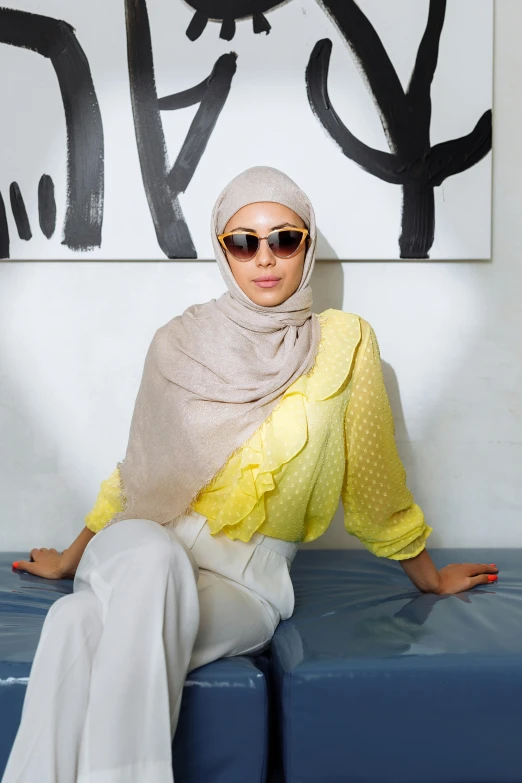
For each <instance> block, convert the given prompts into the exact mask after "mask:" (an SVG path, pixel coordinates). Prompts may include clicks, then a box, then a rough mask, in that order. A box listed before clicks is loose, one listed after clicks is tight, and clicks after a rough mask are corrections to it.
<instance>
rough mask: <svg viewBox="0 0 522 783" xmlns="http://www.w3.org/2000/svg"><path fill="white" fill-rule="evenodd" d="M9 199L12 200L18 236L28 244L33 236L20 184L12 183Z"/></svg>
mask: <svg viewBox="0 0 522 783" xmlns="http://www.w3.org/2000/svg"><path fill="white" fill-rule="evenodd" d="M9 197H10V199H11V211H12V213H13V217H14V219H15V223H16V230H17V231H18V236H19V237H20V239H23V240H24V241H25V242H28V241H29V240H30V239H31V238H32V236H33V234H32V231H31V224H30V222H29V215H28V214H27V209H26V207H25V201H24V197H23V196H22V191H21V190H20V185H19V184H18V182H11V187H10V188H9Z"/></svg>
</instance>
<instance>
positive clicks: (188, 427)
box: [109, 166, 320, 525]
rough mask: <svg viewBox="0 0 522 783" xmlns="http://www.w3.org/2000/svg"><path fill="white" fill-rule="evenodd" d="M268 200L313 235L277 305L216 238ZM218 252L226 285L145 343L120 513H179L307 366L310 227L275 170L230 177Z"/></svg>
mask: <svg viewBox="0 0 522 783" xmlns="http://www.w3.org/2000/svg"><path fill="white" fill-rule="evenodd" d="M258 201H274V202H278V203H280V204H284V205H285V206H286V207H289V208H290V209H292V210H293V211H294V212H296V213H297V214H298V215H299V216H300V217H301V218H302V219H303V220H304V222H305V223H306V225H307V227H308V229H309V231H310V237H311V241H310V244H309V248H308V252H307V254H306V258H305V264H304V271H303V277H302V280H301V283H300V285H299V288H298V289H297V291H296V292H295V293H294V294H293V295H292V296H291V297H290V298H289V299H287V300H286V301H285V302H283V303H282V304H281V305H278V306H276V307H262V306H260V305H257V304H255V303H254V302H252V301H251V300H250V299H249V298H248V297H247V296H246V294H244V293H243V291H242V290H241V289H240V288H239V286H238V285H237V283H236V281H235V279H234V276H233V275H232V272H231V270H230V267H229V265H228V262H227V259H226V256H225V254H224V253H223V251H222V249H221V246H220V244H219V242H218V239H217V234H220V233H222V232H223V229H224V227H225V225H226V224H227V222H228V221H229V220H230V218H231V217H232V215H234V214H235V213H236V212H237V211H238V210H239V209H240V208H241V207H243V206H245V205H246V204H251V203H254V202H258ZM211 231H212V241H213V245H214V252H215V254H216V260H217V263H218V266H219V269H220V271H221V274H222V275H223V278H224V279H225V282H226V284H227V287H228V292H227V293H225V294H224V295H223V296H221V297H220V298H219V299H217V300H216V299H212V300H211V301H210V302H207V303H205V304H199V305H193V306H192V307H189V308H188V309H187V310H185V312H184V313H183V315H180V316H176V317H175V318H172V320H170V321H169V322H168V323H166V324H165V325H164V326H161V327H160V328H159V329H158V330H157V331H156V333H155V334H154V337H153V339H152V342H151V344H150V347H149V349H148V352H147V355H146V358H145V365H144V369H143V376H142V380H141V384H140V387H139V390H138V394H137V397H136V403H135V408H134V413H133V416H132V421H131V427H130V435H129V442H128V446H127V452H126V455H125V459H124V460H123V462H120V463H118V467H119V469H120V476H121V489H122V499H123V500H124V502H125V508H124V510H123V511H121V512H119V513H118V514H116V516H115V517H113V519H112V520H111V522H110V523H109V524H113V523H115V522H118V521H120V520H123V519H141V518H143V519H152V520H154V521H155V522H158V523H159V524H162V525H164V524H167V523H169V522H171V521H173V520H175V519H176V518H177V517H178V516H180V515H181V514H184V513H186V512H187V511H188V510H189V509H190V506H191V504H192V503H193V501H194V500H195V498H196V497H197V495H198V494H199V493H200V491H201V490H202V489H203V488H204V487H205V486H207V485H208V484H209V483H210V482H211V481H212V479H213V478H214V476H215V475H216V474H217V473H218V472H219V471H220V469H221V468H222V467H223V466H224V465H225V464H226V462H227V461H228V459H229V457H230V456H231V455H232V454H233V453H234V451H236V450H237V449H238V448H239V447H241V446H242V445H243V444H244V443H245V442H246V441H247V440H248V439H249V437H250V436H251V435H253V433H254V432H255V431H256V429H257V428H258V427H259V426H260V425H261V424H262V422H263V421H264V420H265V419H266V418H267V416H268V415H269V414H270V413H271V411H272V410H273V409H274V408H275V406H276V404H277V402H278V400H279V399H280V398H281V396H282V394H283V393H284V391H285V390H286V389H287V388H288V387H289V386H290V385H291V384H292V383H293V382H294V381H295V380H296V379H297V378H299V376H301V375H303V374H304V373H306V372H308V370H310V368H311V367H312V366H313V364H314V360H315V357H316V354H317V350H318V346H319V339H320V327H319V323H318V320H317V318H316V316H314V315H312V313H311V306H312V291H311V288H310V276H311V274H312V269H313V266H314V261H315V244H316V228H315V216H314V211H313V208H312V205H311V203H310V201H309V199H308V198H307V196H306V195H305V194H304V193H303V191H302V190H300V189H299V188H298V187H297V185H296V184H295V182H293V181H292V180H291V179H290V178H289V177H287V176H286V175H285V174H283V173H282V172H281V171H279V170H278V169H274V168H270V167H268V166H255V167H254V168H250V169H247V170H246V171H244V172H243V173H242V174H240V175H239V176H237V177H235V179H233V180H232V182H230V183H229V184H228V185H227V186H226V188H225V189H224V190H223V191H222V193H221V194H220V196H219V197H218V199H217V201H216V203H215V206H214V209H213V211H212V218H211Z"/></svg>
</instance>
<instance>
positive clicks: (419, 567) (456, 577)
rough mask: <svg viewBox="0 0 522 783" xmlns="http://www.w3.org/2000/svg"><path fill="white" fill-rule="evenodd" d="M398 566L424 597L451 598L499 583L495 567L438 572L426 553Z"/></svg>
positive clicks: (469, 566)
mask: <svg viewBox="0 0 522 783" xmlns="http://www.w3.org/2000/svg"><path fill="white" fill-rule="evenodd" d="M400 563H401V566H402V567H403V569H404V570H405V572H406V573H407V575H408V576H409V578H410V579H411V581H412V582H413V584H414V585H415V587H418V589H419V590H421V592H423V593H436V594H437V595H454V594H455V593H462V592H464V591H465V590H470V589H471V588H472V587H475V586H476V585H485V584H489V583H490V582H496V581H497V579H498V576H497V574H498V568H497V567H496V565H494V564H491V565H488V564H486V563H459V564H457V565H449V566H446V567H445V568H441V569H440V571H437V569H436V568H435V564H434V562H433V560H432V559H431V557H430V556H429V554H428V552H427V551H426V549H424V550H423V551H422V552H421V553H420V554H419V555H417V556H416V557H412V558H410V559H407V560H401V561H400Z"/></svg>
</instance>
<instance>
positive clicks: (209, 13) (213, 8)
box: [187, 0, 286, 41]
mask: <svg viewBox="0 0 522 783" xmlns="http://www.w3.org/2000/svg"><path fill="white" fill-rule="evenodd" d="M283 2H286V0H278V2H275V3H274V2H270V0H187V3H188V5H190V6H191V7H192V8H194V10H195V11H196V13H195V14H194V16H193V17H192V20H191V22H190V24H189V26H188V27H187V37H188V38H189V39H190V40H191V41H195V40H197V39H198V38H199V36H200V35H201V33H202V32H203V30H204V29H205V27H206V26H207V23H208V21H209V20H212V21H215V22H221V32H220V34H219V37H220V38H223V39H224V40H225V41H231V40H232V38H233V37H234V35H235V32H236V19H244V18H246V17H248V16H252V22H253V27H254V33H267V34H268V33H269V32H270V30H271V26H270V23H269V21H268V19H267V18H266V16H264V13H265V12H266V11H270V10H271V9H272V8H276V7H277V6H278V5H282V4H283Z"/></svg>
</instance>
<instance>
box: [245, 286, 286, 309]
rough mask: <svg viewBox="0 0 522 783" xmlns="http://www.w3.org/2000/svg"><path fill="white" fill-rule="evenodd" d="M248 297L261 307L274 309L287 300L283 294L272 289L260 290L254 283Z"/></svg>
mask: <svg viewBox="0 0 522 783" xmlns="http://www.w3.org/2000/svg"><path fill="white" fill-rule="evenodd" d="M248 297H249V299H251V300H252V301H253V302H254V303H255V304H258V305H261V307H276V306H277V305H280V304H281V303H282V302H284V301H286V299H288V296H287V295H286V293H285V292H283V291H281V290H279V291H277V290H275V289H273V288H271V289H270V288H267V289H264V290H263V289H262V288H259V287H258V286H256V284H255V283H254V284H253V286H252V287H251V288H250V290H249V292H248Z"/></svg>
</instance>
